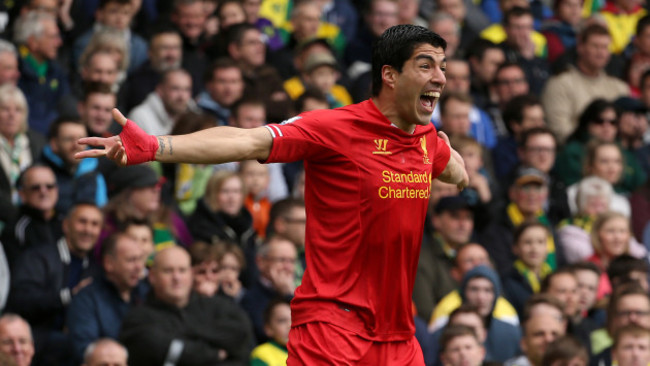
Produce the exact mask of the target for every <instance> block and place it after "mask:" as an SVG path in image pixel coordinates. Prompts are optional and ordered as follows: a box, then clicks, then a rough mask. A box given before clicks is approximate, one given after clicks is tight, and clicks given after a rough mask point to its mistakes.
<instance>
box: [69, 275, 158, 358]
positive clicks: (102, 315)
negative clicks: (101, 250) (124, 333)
mask: <svg viewBox="0 0 650 366" xmlns="http://www.w3.org/2000/svg"><path fill="white" fill-rule="evenodd" d="M148 291H149V284H148V283H147V282H146V281H144V280H142V281H140V283H139V284H138V286H137V287H135V288H134V289H133V291H131V301H130V302H128V303H127V302H125V301H124V300H122V298H121V297H120V295H119V293H118V291H117V288H116V287H115V285H114V284H113V283H111V282H110V281H108V279H106V277H105V276H104V275H101V276H99V277H98V278H95V280H94V281H93V283H91V284H90V285H89V286H87V287H86V288H84V289H83V290H81V291H80V292H79V293H78V294H77V295H76V296H75V297H74V298H73V299H72V302H71V303H70V306H69V307H68V316H67V319H66V326H67V328H68V332H69V334H70V340H71V342H72V347H73V351H74V357H75V360H76V361H77V363H76V364H77V365H78V364H81V363H82V357H83V353H84V350H85V349H86V347H87V346H88V345H89V344H90V343H92V342H93V341H95V340H97V339H99V338H103V337H108V338H113V339H117V337H118V336H119V335H120V328H121V327H122V320H123V319H124V317H125V316H126V314H127V312H128V311H129V310H130V309H131V308H132V307H133V306H135V305H139V304H142V303H144V300H145V299H146V295H147V292H148Z"/></svg>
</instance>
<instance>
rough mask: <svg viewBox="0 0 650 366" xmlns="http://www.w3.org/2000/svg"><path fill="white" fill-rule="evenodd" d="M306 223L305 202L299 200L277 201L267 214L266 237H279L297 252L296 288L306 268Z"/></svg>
mask: <svg viewBox="0 0 650 366" xmlns="http://www.w3.org/2000/svg"><path fill="white" fill-rule="evenodd" d="M306 223H307V212H306V211H305V202H304V201H303V200H302V199H300V198H286V199H283V200H280V201H277V202H275V203H274V204H273V206H271V212H270V213H269V226H268V227H267V229H268V230H267V237H268V236H272V235H277V236H280V237H282V238H284V239H287V240H289V241H291V242H292V243H293V245H294V246H295V247H296V251H297V252H298V260H297V261H296V266H295V267H296V272H295V275H296V276H295V277H296V286H299V285H300V284H301V283H302V276H303V274H304V272H305V268H306V267H307V262H306V261H307V260H306V257H305V224H306Z"/></svg>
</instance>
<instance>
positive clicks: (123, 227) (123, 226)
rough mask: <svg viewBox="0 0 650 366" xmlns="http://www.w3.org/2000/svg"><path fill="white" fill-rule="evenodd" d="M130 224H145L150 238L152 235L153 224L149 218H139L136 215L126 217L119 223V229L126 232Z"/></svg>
mask: <svg viewBox="0 0 650 366" xmlns="http://www.w3.org/2000/svg"><path fill="white" fill-rule="evenodd" d="M131 226H146V227H147V229H148V230H149V232H150V233H151V238H153V236H154V228H153V224H152V223H151V221H150V220H149V219H139V218H137V217H128V218H127V219H126V220H124V221H122V222H121V223H120V224H119V225H118V228H119V231H122V232H126V231H127V230H129V228H130V227H131Z"/></svg>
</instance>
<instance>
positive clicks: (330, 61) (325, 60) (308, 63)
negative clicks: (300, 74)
mask: <svg viewBox="0 0 650 366" xmlns="http://www.w3.org/2000/svg"><path fill="white" fill-rule="evenodd" d="M319 66H331V67H333V68H335V69H336V67H337V63H336V59H335V58H334V56H332V54H331V53H329V52H316V53H312V54H311V55H309V57H307V60H305V66H304V69H305V72H307V73H310V72H312V71H313V70H314V69H315V68H317V67H319Z"/></svg>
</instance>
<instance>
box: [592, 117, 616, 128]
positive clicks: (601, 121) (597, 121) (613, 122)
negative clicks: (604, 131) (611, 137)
mask: <svg viewBox="0 0 650 366" xmlns="http://www.w3.org/2000/svg"><path fill="white" fill-rule="evenodd" d="M593 123H595V124H597V125H602V124H605V123H609V124H610V125H612V126H616V125H617V123H616V120H615V119H605V118H596V119H595V120H593Z"/></svg>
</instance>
